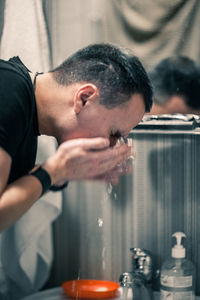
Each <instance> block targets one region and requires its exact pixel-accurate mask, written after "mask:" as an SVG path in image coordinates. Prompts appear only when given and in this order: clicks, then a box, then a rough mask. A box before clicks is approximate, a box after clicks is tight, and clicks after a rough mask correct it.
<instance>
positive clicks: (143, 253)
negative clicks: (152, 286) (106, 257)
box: [130, 248, 153, 281]
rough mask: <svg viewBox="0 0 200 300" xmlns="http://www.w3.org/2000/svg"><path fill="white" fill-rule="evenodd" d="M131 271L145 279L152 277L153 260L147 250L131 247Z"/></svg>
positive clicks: (148, 279)
mask: <svg viewBox="0 0 200 300" xmlns="http://www.w3.org/2000/svg"><path fill="white" fill-rule="evenodd" d="M130 251H131V258H132V272H134V273H135V272H136V273H140V274H143V275H144V278H145V280H146V281H150V280H151V279H152V274H153V262H152V256H151V254H150V252H149V251H148V250H145V249H141V248H131V249H130Z"/></svg>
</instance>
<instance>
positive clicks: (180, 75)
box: [149, 56, 200, 109]
mask: <svg viewBox="0 0 200 300" xmlns="http://www.w3.org/2000/svg"><path fill="white" fill-rule="evenodd" d="M149 76H150V80H151V82H152V85H153V90H154V102H155V103H158V104H160V105H162V104H164V103H166V102H167V101H168V99H169V98H170V97H172V96H175V95H176V96H180V97H182V98H183V100H184V101H185V103H186V104H187V106H189V107H191V108H194V109H199V108H200V69H199V66H198V65H197V64H196V63H195V61H194V60H192V59H191V58H189V57H186V56H172V57H168V58H165V59H163V60H161V62H160V63H159V64H158V65H156V66H155V68H154V69H153V70H152V71H150V73H149Z"/></svg>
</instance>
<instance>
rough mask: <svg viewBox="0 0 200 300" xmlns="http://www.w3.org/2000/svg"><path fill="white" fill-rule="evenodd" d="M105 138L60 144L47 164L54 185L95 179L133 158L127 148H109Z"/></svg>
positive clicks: (118, 146)
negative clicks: (69, 181)
mask: <svg viewBox="0 0 200 300" xmlns="http://www.w3.org/2000/svg"><path fill="white" fill-rule="evenodd" d="M109 145H110V142H109V140H108V139H106V138H90V139H74V140H70V141H67V142H64V143H63V144H61V145H60V147H59V148H58V150H57V152H56V153H55V154H54V155H53V156H51V157H50V158H49V159H48V160H47V161H46V162H45V163H44V164H43V168H45V169H46V170H47V171H48V173H49V174H50V176H51V178H52V183H53V184H56V185H61V184H62V183H64V182H66V181H68V180H80V179H92V178H95V177H97V176H101V175H103V174H106V173H109V172H111V171H112V170H113V169H115V168H116V167H117V165H119V164H122V163H123V162H124V161H126V160H127V159H128V157H129V156H130V155H131V148H130V147H129V146H128V145H126V144H123V145H116V146H115V147H113V148H111V147H109Z"/></svg>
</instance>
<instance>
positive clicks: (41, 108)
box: [30, 73, 55, 136]
mask: <svg viewBox="0 0 200 300" xmlns="http://www.w3.org/2000/svg"><path fill="white" fill-rule="evenodd" d="M30 76H31V79H32V82H33V80H34V75H32V74H30ZM50 78H51V76H50V75H49V74H48V73H46V74H39V76H37V78H36V81H35V99H36V107H37V114H38V127H39V132H40V134H45V135H50V136H55V128H54V122H53V116H52V113H51V110H52V109H51V98H52V96H51V95H52V93H53V84H52V83H51V79H50ZM54 84H55V83H54Z"/></svg>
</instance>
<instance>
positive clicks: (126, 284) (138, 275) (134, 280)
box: [119, 248, 153, 300]
mask: <svg viewBox="0 0 200 300" xmlns="http://www.w3.org/2000/svg"><path fill="white" fill-rule="evenodd" d="M130 251H131V257H132V271H131V272H125V273H122V274H121V275H120V278H119V281H120V286H121V289H122V299H123V300H150V299H152V291H151V288H150V286H149V285H150V283H151V279H152V273H153V272H152V266H153V263H152V257H151V254H150V252H149V251H147V250H145V249H140V248H131V249H130Z"/></svg>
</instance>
